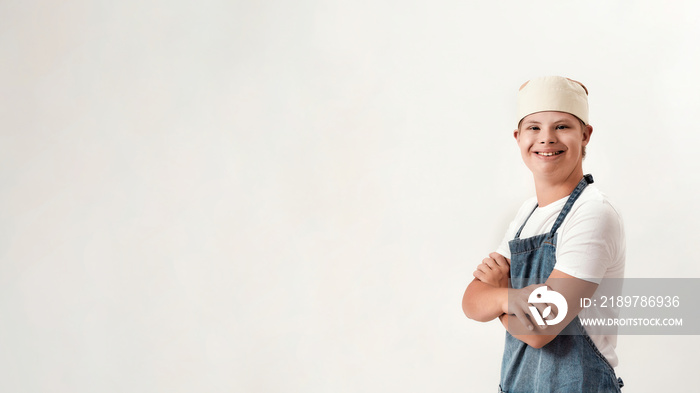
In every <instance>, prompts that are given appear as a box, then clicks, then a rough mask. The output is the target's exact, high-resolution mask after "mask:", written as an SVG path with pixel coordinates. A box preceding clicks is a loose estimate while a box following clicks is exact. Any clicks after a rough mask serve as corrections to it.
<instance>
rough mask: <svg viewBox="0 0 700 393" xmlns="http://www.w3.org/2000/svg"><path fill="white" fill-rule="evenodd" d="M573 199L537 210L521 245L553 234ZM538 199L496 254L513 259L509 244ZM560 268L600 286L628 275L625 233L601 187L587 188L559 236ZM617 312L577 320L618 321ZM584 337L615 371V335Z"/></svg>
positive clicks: (588, 313) (586, 312)
mask: <svg viewBox="0 0 700 393" xmlns="http://www.w3.org/2000/svg"><path fill="white" fill-rule="evenodd" d="M568 198H569V197H568V196H567V197H565V198H562V199H560V200H558V201H556V202H553V203H550V204H549V205H547V206H545V207H537V209H535V211H534V212H533V213H532V216H530V218H529V219H528V220H527V223H526V224H525V227H524V228H523V231H522V232H521V233H520V238H521V239H526V238H528V237H532V236H536V235H540V234H543V233H547V232H549V231H551V230H552V226H553V225H554V221H555V220H556V219H557V217H558V216H559V213H560V212H561V209H562V208H563V207H564V204H565V203H566V201H567V199H568ZM536 204H537V198H535V197H533V198H530V199H528V200H527V201H525V203H523V205H522V206H521V207H520V210H519V211H518V214H517V215H516V216H515V219H514V220H513V221H512V222H511V223H510V225H509V226H508V231H507V232H506V235H505V237H504V238H503V241H502V242H501V245H500V246H499V247H498V249H497V250H496V252H498V253H499V254H501V255H503V256H505V257H506V258H509V259H510V248H509V247H508V242H509V241H510V240H513V238H515V234H516V232H517V231H518V229H519V228H520V226H521V225H522V224H523V221H525V219H526V218H527V216H528V214H530V212H531V211H532V209H533V208H535V205H536ZM557 233H558V235H557V247H556V258H557V261H556V264H555V265H554V268H555V269H557V270H559V271H561V272H563V273H566V274H568V275H571V276H573V277H576V278H580V279H582V280H586V281H591V282H595V283H597V284H600V282H601V280H602V279H603V278H606V279H607V278H622V277H624V272H625V232H624V227H623V225H622V219H621V218H620V215H619V214H618V213H617V211H616V210H615V208H614V207H613V206H612V205H611V204H610V202H609V201H608V198H607V196H605V195H604V194H603V193H602V192H600V190H598V188H597V187H595V186H594V185H592V184H589V185H588V186H587V187H586V188H585V189H584V190H583V192H582V193H581V195H580V196H579V198H578V199H577V200H576V202H575V203H574V205H573V206H572V208H571V211H570V212H569V214H568V215H567V216H566V218H565V219H564V222H563V223H562V225H561V226H560V227H559V229H558V230H557ZM618 314H619V310H618V309H615V308H603V307H590V308H584V309H582V310H581V312H580V313H579V318H615V317H617V315H618ZM585 329H586V332H587V333H588V334H589V335H590V337H591V339H592V340H593V342H594V343H595V345H596V346H597V347H598V350H599V351H600V353H601V354H603V356H605V358H606V359H607V360H608V362H610V365H611V366H613V367H615V366H617V364H618V360H617V355H616V354H615V346H616V345H617V335H601V334H594V330H593V328H591V327H588V326H585Z"/></svg>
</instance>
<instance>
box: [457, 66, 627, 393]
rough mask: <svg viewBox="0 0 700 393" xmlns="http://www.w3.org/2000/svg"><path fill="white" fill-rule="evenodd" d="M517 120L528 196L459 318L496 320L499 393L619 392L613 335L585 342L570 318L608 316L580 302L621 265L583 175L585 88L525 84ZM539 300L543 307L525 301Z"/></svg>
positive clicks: (598, 197) (612, 223)
mask: <svg viewBox="0 0 700 393" xmlns="http://www.w3.org/2000/svg"><path fill="white" fill-rule="evenodd" d="M518 119H519V123H518V128H517V129H516V130H515V131H514V132H513V136H514V137H515V140H516V141H517V144H518V147H519V148H520V153H521V156H522V159H523V162H524V163H525V165H526V166H527V167H528V169H530V171H531V172H532V175H533V179H534V181H535V190H536V197H535V198H531V199H530V200H528V201H526V202H525V203H524V204H523V205H522V207H521V208H520V211H519V212H518V214H517V215H516V217H515V219H514V220H513V222H512V223H511V224H510V226H509V228H508V231H507V232H506V236H505V238H504V240H503V242H502V243H501V245H500V247H499V248H498V249H497V250H496V252H494V253H491V254H490V255H489V257H488V258H486V259H484V260H483V262H482V263H481V264H480V265H479V266H478V267H477V269H476V271H475V272H474V277H475V279H474V280H473V281H472V282H471V283H470V284H469V286H468V287H467V289H466V291H465V293H464V298H463V300H462V307H463V309H464V313H465V314H466V315H467V317H469V318H471V319H475V320H478V321H490V320H492V319H494V318H496V317H498V318H499V319H500V320H501V323H502V324H503V326H504V327H505V328H506V330H507V332H506V344H505V350H504V353H503V362H502V365H501V381H500V386H499V391H500V392H588V391H593V392H620V388H621V387H622V380H621V379H619V378H617V377H616V375H615V371H614V369H613V367H614V366H616V365H617V356H616V354H615V345H616V339H617V336H616V335H601V334H596V335H592V334H590V333H591V332H592V331H591V330H588V329H589V328H587V327H584V326H582V325H581V322H580V319H579V318H578V316H579V315H581V316H584V315H585V316H601V315H603V314H604V313H606V312H611V311H608V310H601V309H595V308H591V309H584V310H582V307H581V303H580V299H581V298H587V297H591V296H592V295H593V293H594V292H595V291H596V289H597V287H598V284H599V283H600V282H601V280H602V279H603V278H622V277H623V275H624V266H625V241H624V230H623V227H622V221H621V219H620V217H619V215H618V213H617V212H616V211H615V209H614V208H613V207H612V205H611V204H610V202H609V201H608V199H607V197H606V196H605V195H604V194H602V193H601V192H600V191H599V190H598V189H597V188H596V187H595V186H592V185H590V184H591V183H593V178H592V177H591V176H590V175H586V176H584V174H583V168H582V162H583V157H584V156H585V152H586V150H585V148H586V145H587V144H588V142H589V141H590V137H591V134H592V133H593V128H592V127H591V125H590V124H589V122H588V91H587V90H586V88H585V87H584V86H583V85H582V84H581V83H579V82H576V81H573V80H571V79H567V78H564V77H559V76H550V77H543V78H537V79H533V80H530V81H528V82H526V83H525V84H524V85H523V86H521V87H520V90H519V92H518ZM542 283H544V284H545V285H546V287H545V288H540V287H543V285H541V284H542ZM509 284H510V285H509ZM537 288H540V289H537ZM536 289H537V292H534V291H535V290H536ZM547 292H549V293H547ZM531 295H532V296H531ZM542 295H545V297H546V296H549V299H550V300H547V302H549V303H539V302H536V300H537V299H536V298H535V297H533V296H537V297H539V296H542ZM551 296H559V297H560V298H561V296H563V299H562V300H561V301H553V300H551V299H552V297H551ZM557 299H558V298H557ZM564 300H565V302H564ZM543 301H544V299H543ZM551 305H554V306H555V309H556V311H554V312H552V311H553V309H552V307H550V306H551ZM612 312H614V310H613V311H612ZM545 321H546V322H545Z"/></svg>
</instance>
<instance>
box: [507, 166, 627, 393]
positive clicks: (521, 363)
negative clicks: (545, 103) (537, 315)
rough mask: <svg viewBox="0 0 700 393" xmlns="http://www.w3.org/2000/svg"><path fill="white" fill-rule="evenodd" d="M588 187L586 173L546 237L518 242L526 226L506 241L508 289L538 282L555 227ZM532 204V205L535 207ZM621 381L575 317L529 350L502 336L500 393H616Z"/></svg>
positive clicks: (551, 252) (550, 262)
mask: <svg viewBox="0 0 700 393" xmlns="http://www.w3.org/2000/svg"><path fill="white" fill-rule="evenodd" d="M589 183H593V177H592V176H591V175H585V176H584V177H583V179H582V180H581V181H580V182H579V184H578V186H576V188H575V189H574V191H573V192H572V193H571V195H570V196H569V199H568V200H567V201H566V204H565V205H564V207H563V208H562V210H561V213H559V216H558V217H557V219H556V221H555V222H554V225H553V226H552V230H551V231H550V232H549V233H544V234H541V235H537V236H533V237H530V238H527V239H520V232H522V230H523V228H524V227H525V223H526V222H527V220H528V219H529V218H530V216H531V215H532V213H533V212H534V210H533V211H532V212H530V215H529V216H528V217H527V218H526V219H525V222H524V223H523V225H522V226H521V227H520V229H519V230H518V232H517V234H516V235H515V239H513V240H511V241H510V242H509V243H508V245H509V246H510V253H511V260H510V275H511V286H512V287H513V288H523V287H526V286H528V285H532V284H542V283H544V282H545V281H546V280H547V277H549V275H550V274H551V273H552V270H553V269H554V265H555V263H556V245H557V233H556V232H557V229H559V226H561V224H562V222H563V221H564V218H566V215H567V214H568V213H569V211H571V207H572V206H573V204H574V202H576V199H578V197H579V195H581V193H582V192H583V190H584V189H585V188H586V186H587V185H588V184H589ZM536 208H537V206H535V209H536ZM622 385H623V384H622V379H618V378H616V376H615V371H614V370H613V368H612V367H611V366H610V363H608V361H607V360H606V359H605V357H604V356H603V355H602V354H601V353H600V351H598V348H597V347H596V346H595V344H594V343H593V341H592V340H591V338H590V337H589V336H588V334H586V331H585V329H584V327H583V325H581V321H580V320H579V318H578V316H576V318H574V320H573V321H571V323H570V324H569V325H567V327H566V328H565V329H564V331H562V333H560V334H559V335H558V336H557V337H555V338H554V339H553V340H552V341H551V342H549V343H548V344H547V345H545V346H544V347H542V348H540V349H537V348H533V347H531V346H529V345H527V344H525V343H523V342H522V341H520V340H518V339H517V338H515V337H513V336H512V335H511V334H510V333H509V332H506V345H505V349H504V351H503V362H502V364H501V383H500V385H499V392H504V393H521V392H522V393H533V392H534V393H539V392H562V393H563V392H567V393H569V392H620V388H621V387H622Z"/></svg>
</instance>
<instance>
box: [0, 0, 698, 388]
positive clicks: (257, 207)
mask: <svg viewBox="0 0 700 393" xmlns="http://www.w3.org/2000/svg"><path fill="white" fill-rule="evenodd" d="M698 11H699V9H698V7H697V6H695V2H691V1H673V2H662V1H654V2H639V1H638V2H633V3H630V2H623V1H586V2H583V1H560V2H554V1H551V2H550V1H528V2H516V1H495V2H476V1H472V2H465V1H436V2H428V1H384V0H379V1H331V0H316V1H312V0H302V1H295V2H283V1H247V2H244V1H233V2H231V1H218V2H217V1H198V2H194V1H192V2H186V1H150V2H149V1H146V2H143V1H119V2H112V1H65V2H55V1H48V0H40V1H21V2H20V1H9V0H2V1H0V136H1V140H0V163H1V164H0V206H1V208H0V231H1V234H2V236H0V391H3V392H49V391H50V392H195V391H197V392H199V391H201V392H388V391H403V392H429V391H434V392H483V391H487V392H488V391H495V390H496V387H497V385H498V377H499V371H500V358H501V351H502V348H503V335H504V333H503V329H502V327H501V326H500V324H498V323H497V322H490V323H486V324H483V323H478V322H474V321H471V320H468V319H467V318H466V317H465V316H464V315H463V314H462V310H461V297H462V292H463V291H464V288H465V287H466V285H467V283H468V282H469V281H470V280H471V273H472V271H473V269H474V267H475V266H476V265H477V264H478V263H479V262H480V261H481V259H482V258H483V257H484V256H486V254H488V252H490V251H493V250H494V249H495V248H496V246H497V244H498V243H499V241H500V240H501V237H502V235H503V233H504V231H505V229H506V226H507V224H508V222H509V221H510V219H511V218H512V217H513V216H514V214H515V212H516V210H517V208H518V207H519V205H520V203H521V202H522V201H523V200H524V199H525V198H527V197H529V196H531V195H533V186H532V184H531V183H532V180H531V177H530V174H529V172H528V171H527V169H526V167H525V166H524V165H523V164H522V162H521V160H520V156H519V153H518V150H517V148H516V145H515V142H514V141H513V138H512V130H513V129H514V128H515V121H516V119H515V114H514V111H515V94H516V92H517V89H518V87H519V86H520V85H521V84H522V83H523V82H525V81H526V80H528V79H530V78H532V77H536V76H542V75H549V74H558V75H564V76H568V77H571V78H573V79H576V80H579V81H581V82H583V83H584V84H585V85H586V86H587V87H588V89H589V91H590V98H589V102H590V107H591V117H590V118H591V123H592V124H593V126H594V132H593V136H592V142H591V144H590V145H589V148H588V152H589V155H588V158H587V159H586V161H585V163H584V170H585V171H586V172H591V173H593V174H594V176H595V179H596V184H597V185H598V187H599V188H601V189H602V190H603V191H604V192H606V193H607V194H608V195H609V196H610V197H611V199H612V200H613V201H614V202H615V203H616V205H617V207H618V208H619V210H620V211H621V212H622V214H623V216H624V219H625V223H626V228H627V236H628V260H627V276H628V277H700V268H698V257H697V253H698V250H697V246H696V244H697V240H696V239H697V235H698V230H697V223H698V221H700V211H699V209H698V208H697V204H696V202H697V200H698V196H697V192H698V184H700V158H698V155H697V149H698V146H699V144H700V132H698V116H697V113H698V109H700V94H699V91H700V74H699V73H698V69H700V55H699V52H698V44H697V40H698V37H700V20H699V17H698V15H700V13H699V12H698ZM684 300H685V299H684ZM618 349H619V357H620V366H619V367H618V369H617V371H618V374H619V375H620V376H622V377H623V379H625V381H626V384H627V388H626V389H625V391H629V392H659V391H680V390H684V389H685V390H687V389H688V388H689V387H688V385H687V384H688V383H690V381H692V380H693V378H692V376H694V375H696V373H697V367H696V365H697V353H698V351H699V350H700V338H698V337H696V336H689V337H673V336H643V337H640V336H621V337H620V339H619V346H618ZM691 389H692V388H691Z"/></svg>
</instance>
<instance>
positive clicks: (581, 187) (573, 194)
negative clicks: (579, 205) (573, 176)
mask: <svg viewBox="0 0 700 393" xmlns="http://www.w3.org/2000/svg"><path fill="white" fill-rule="evenodd" d="M591 183H593V176H591V175H590V174H588V175H585V176H583V179H581V181H580V182H578V185H577V186H576V188H574V190H573V191H572V192H571V195H569V199H567V200H566V203H565V204H564V207H563V208H562V209H561V213H559V217H557V220H556V221H554V225H552V230H551V231H550V232H549V236H554V233H555V232H556V231H557V229H559V227H560V226H561V223H562V222H564V219H565V218H566V215H567V214H569V211H570V210H571V207H572V206H573V205H574V202H576V200H577V199H578V197H579V196H580V195H581V193H582V192H583V190H584V189H585V188H586V186H587V185H589V184H591Z"/></svg>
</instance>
